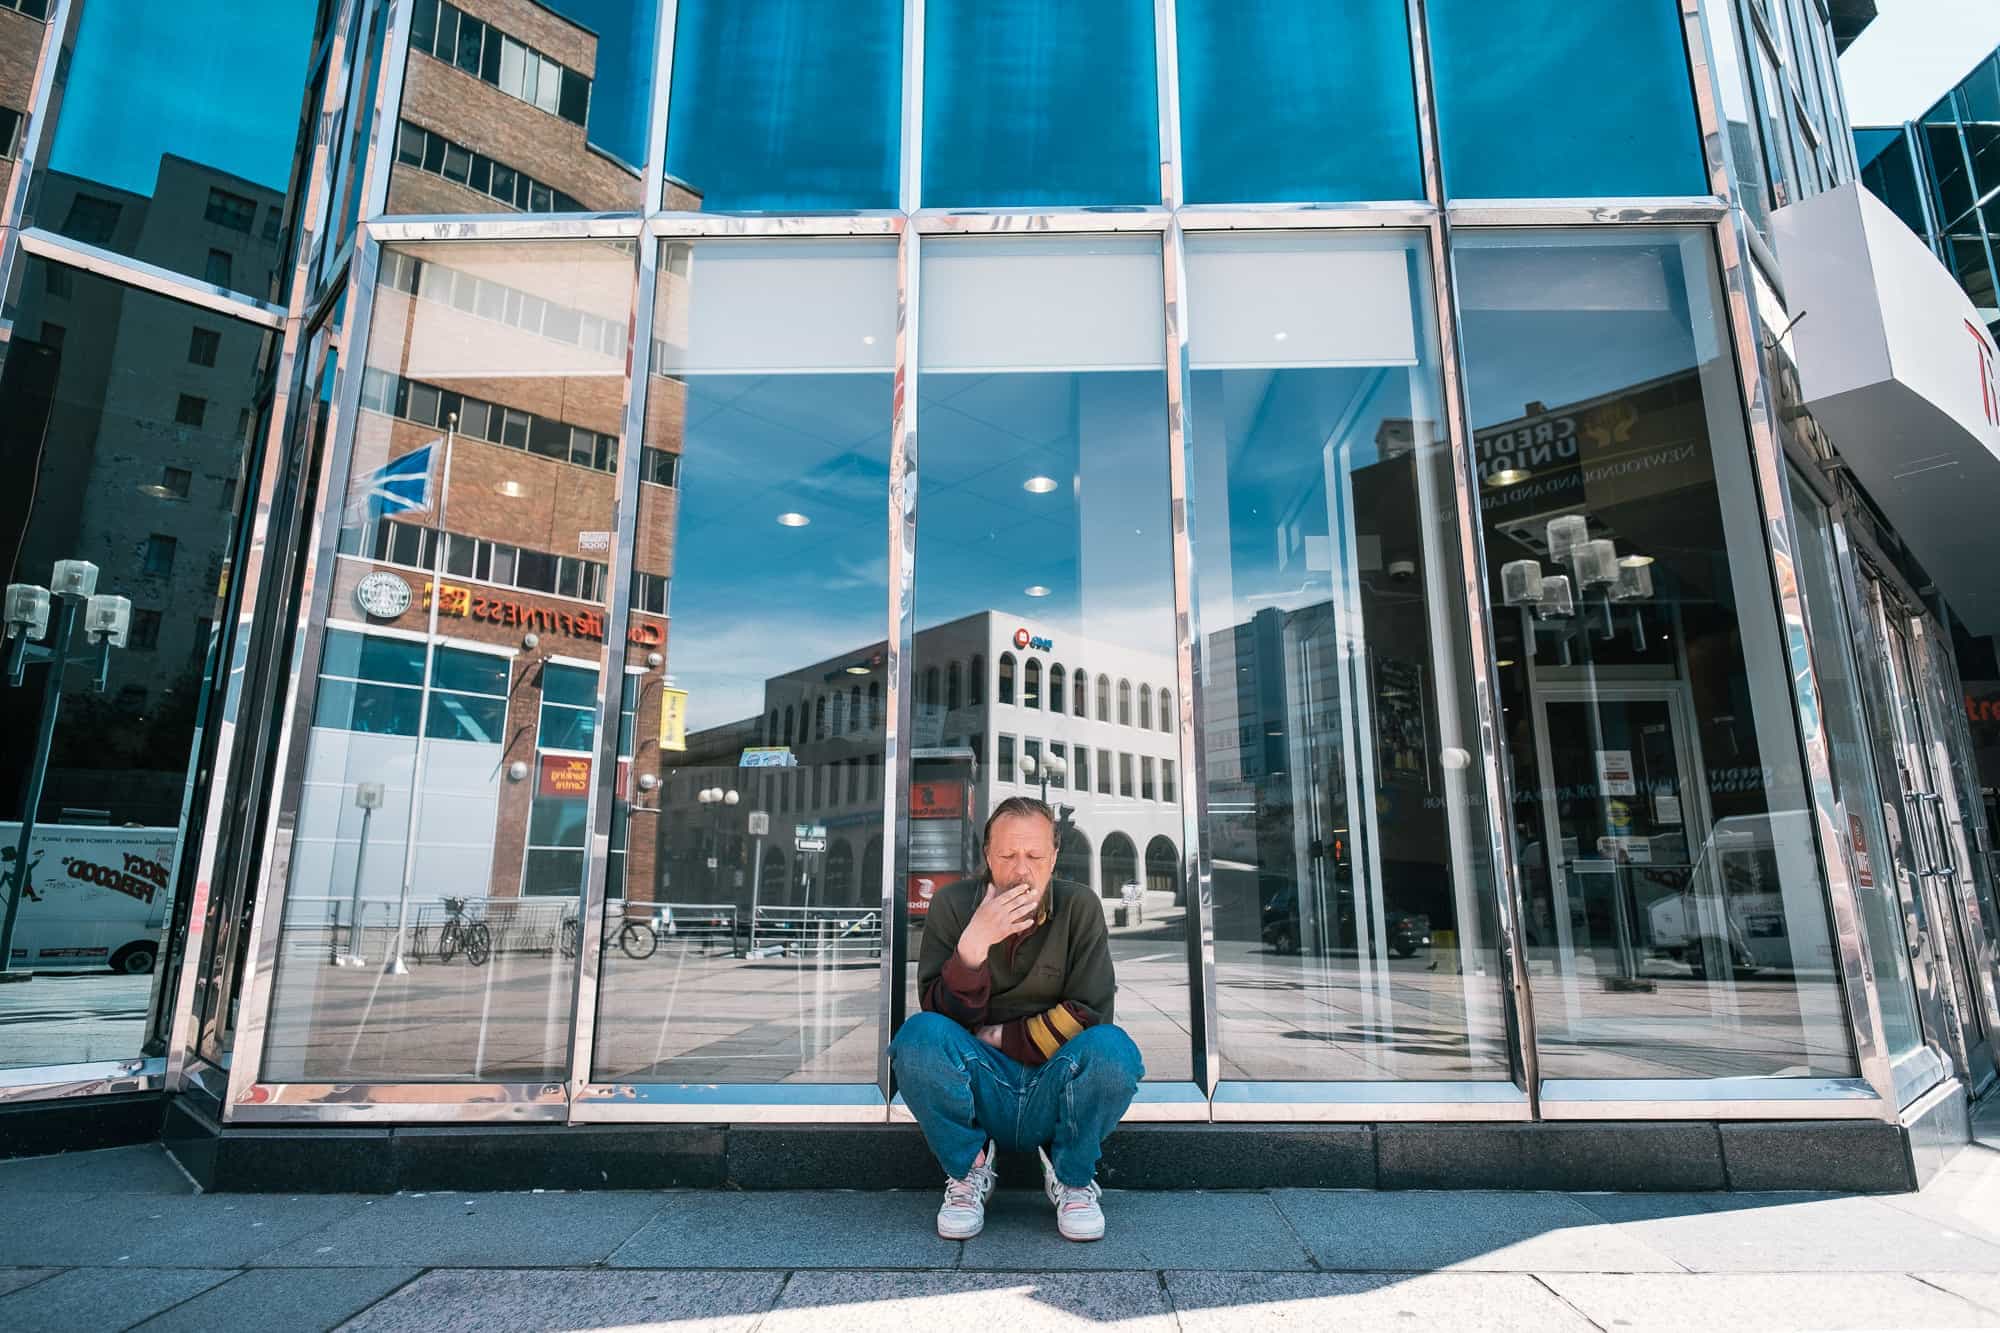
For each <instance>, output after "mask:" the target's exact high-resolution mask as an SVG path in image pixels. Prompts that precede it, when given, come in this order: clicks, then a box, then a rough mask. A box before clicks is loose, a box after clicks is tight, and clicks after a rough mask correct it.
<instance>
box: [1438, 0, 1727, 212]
mask: <svg viewBox="0 0 2000 1333" xmlns="http://www.w3.org/2000/svg"><path fill="white" fill-rule="evenodd" d="M1429 13H1430V32H1431V52H1432V60H1433V65H1434V67H1435V69H1436V72H1437V95H1438V118H1439V121H1440V125H1439V138H1440V141H1441V145H1442V147H1443V150H1444V183H1445V189H1446V191H1447V192H1449V193H1450V194H1451V195H1453V196H1455V197H1457V198H1460V199H1506V198H1544V199H1562V198H1581V197H1590V196H1611V195H1658V194H1703V193H1706V191H1707V189H1708V185H1707V179H1706V176H1705V174H1704V172H1703V170H1702V160H1701V139H1700V134H1699V131H1698V130H1697V129H1696V127H1695V119H1694V93H1693V89H1692V85H1691V84H1690V83H1689V81H1688V66H1687V48H1686V46H1685V45H1684V44H1683V42H1682V39H1681V26H1680V24H1681V20H1680V13H1679V7H1678V6H1676V5H1674V4H1672V3H1670V2H1669V0H1618V3H1615V4H1613V3H1607V2H1606V0H1598V3H1594V4H1578V3H1576V2H1575V0H1433V3H1432V4H1431V5H1430V7H1429ZM1527 35H1532V40H1527V39H1525V38H1526V36H1527Z"/></svg>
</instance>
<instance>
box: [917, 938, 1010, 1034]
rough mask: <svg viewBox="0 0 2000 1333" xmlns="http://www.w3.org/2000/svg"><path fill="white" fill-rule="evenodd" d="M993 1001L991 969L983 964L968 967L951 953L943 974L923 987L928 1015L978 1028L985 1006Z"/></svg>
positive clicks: (924, 1003) (984, 1012)
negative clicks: (937, 1015) (940, 1015)
mask: <svg viewBox="0 0 2000 1333" xmlns="http://www.w3.org/2000/svg"><path fill="white" fill-rule="evenodd" d="M992 998H993V969H991V968H989V967H988V966H986V964H984V963H981V964H980V965H979V966H978V967H968V966H966V963H965V960H964V959H962V958H960V957H959V956H958V952H957V951H956V950H953V951H952V955H951V957H949V958H947V959H945V963H944V971H943V972H941V973H939V974H938V976H937V978H936V979H935V980H934V981H932V982H931V984H930V985H929V986H926V987H925V988H924V993H923V996H922V1002H923V1006H924V1008H925V1009H927V1010H929V1011H930V1012H931V1013H934V1014H943V1015H944V1016H945V1017H946V1018H949V1019H951V1020H952V1021H954V1022H956V1023H960V1024H962V1025H964V1026H965V1027H968V1028H977V1027H980V1026H981V1025H983V1024H984V1023H985V1022H986V1006H987V1004H988V1003H989V1002H990V1001H991V1000H992Z"/></svg>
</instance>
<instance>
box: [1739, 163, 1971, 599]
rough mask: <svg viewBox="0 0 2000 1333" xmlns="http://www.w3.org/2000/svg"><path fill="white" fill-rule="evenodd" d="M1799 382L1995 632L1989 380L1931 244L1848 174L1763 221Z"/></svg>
mask: <svg viewBox="0 0 2000 1333" xmlns="http://www.w3.org/2000/svg"><path fill="white" fill-rule="evenodd" d="M1774 223H1775V226H1776V229H1777V235H1776V238H1775V239H1776V242H1777V245H1778V253H1779V256H1780V259H1781V262H1782V264H1783V266H1784V275H1785V296H1786V300H1787V303H1788V304H1789V305H1790V306H1791V309H1792V312H1793V314H1794V315H1796V316H1797V320H1798V322H1797V324H1796V325H1795V326H1794V328H1793V332H1792V338H1793V345H1794V347H1795V348H1796V350H1797V356H1798V363H1799V376H1800V380H1801V388H1802V391H1803V393H1804V396H1805V402H1806V406H1807V407H1808V408H1810V409H1811V411H1812V414H1813V416H1814V417H1815V418H1816V419H1817V420H1818V422H1819V424H1820V425H1821V427H1822V428H1824V429H1825V431H1826V432H1827V434H1828V436H1829V437H1831V439H1832V440H1833V443H1834V447H1835V448H1836V449H1838V450H1839V451H1840V454H1841V457H1842V458H1843V459H1845V460H1846V461H1847V463H1848V464H1849V466H1851V467H1852V468H1853V471H1854V476H1855V478H1856V480H1858V481H1859V482H1860V483H1861V484H1862V486H1863V487H1865V488H1866V489H1867V491H1868V493H1869V495H1870V496H1871V497H1872V498H1873V499H1874V500H1875V502H1876V503H1877V504H1879V505H1880V506H1881V507H1882V510H1883V512H1884V513H1885V514H1887V516H1888V518H1889V521H1890V522H1891V523H1893V524H1894V525H1895V526H1896V529H1897V531H1898V532H1899V533H1900V534H1901V536H1902V537H1903V540H1904V541H1905V542H1907V543H1908V545H1909V548H1910V550H1911V551H1912V552H1913V553H1914V554H1915V555H1916V557H1917V558H1918V559H1919V560H1921V561H1923V563H1924V567H1925V568H1926V569H1927V570H1928V571H1929V573H1930V575H1931V577H1932V578H1933V579H1935V580H1937V584H1938V587H1939V589H1940V590H1941V591H1942V592H1943V593H1944V595H1945V597H1946V598H1947V599H1948V600H1949V601H1950V603H1951V606H1952V609H1953V610H1954V611H1955V612H1957V613H1958V615H1959V617H1960V618H1961V619H1963V620H1964V621H1965V622H1966V624H1967V626H1968V627H1969V628H1970V629H1971V630H1972V632H1973V633H1974V634H1979V635H1983V634H1993V633H2000V581H1996V580H1995V579H1994V577H1993V571H1994V570H1995V569H1996V568H2000V518H1996V514H1995V511H1996V508H2000V379H1996V370H1995V362H1996V354H1995V349H1994V345H1993V340H1992V337H1991V336H1990V335H1989V334H1988V333H1987V331H1986V329H1985V327H1984V326H1983V325H1982V324H1981V323H1980V321H1979V316H1978V315H1977V313H1976V312H1975V311H1974V310H1973V307H1972V302H1971V301H1970V300H1969V299H1967V297H1966V295H1965V293H1964V292H1963V291H1961V290H1960V289H1959V287H1958V284H1957V283H1956V282H1955V281H1953V279H1952V276H1951V274H1950V273H1948V272H1947V271H1946V270H1945V268H1944V266H1943V265H1942V264H1940V263H1939V262H1938V261H1937V259H1936V257H1934V256H1933V255H1932V254H1931V252H1930V249H1929V248H1928V247H1927V246H1925V244H1924V243H1923V242H1922V241H1921V240H1919V239H1918V238H1917V237H1916V236H1915V235H1913V234H1912V233H1911V232H1910V230H1909V229H1908V228H1907V227H1905V226H1904V225H1903V223H1902V222H1901V221H1900V220H1899V219H1898V218H1897V217H1896V215H1895V214H1894V213H1892V212H1890V211H1889V209H1888V207H1887V206H1886V205H1885V204H1883V203H1882V202H1881V201H1880V200H1879V199H1877V198H1875V196H1874V195H1872V194H1870V193H1869V192H1868V191H1867V190H1866V189H1865V188H1863V187H1862V186H1861V185H1859V184H1850V185H1845V186H1842V187H1841V188H1840V189H1838V190H1831V191H1828V192H1827V193H1825V194H1821V195H1816V196H1814V197H1813V198H1811V199H1807V200H1805V201H1804V202H1803V203H1798V204H1793V205H1792V206H1791V207H1789V208H1785V209H1781V210H1780V211H1779V212H1778V213H1777V214H1776V216H1775V218H1774Z"/></svg>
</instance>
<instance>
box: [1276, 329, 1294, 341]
mask: <svg viewBox="0 0 2000 1333" xmlns="http://www.w3.org/2000/svg"><path fill="white" fill-rule="evenodd" d="M1291 336H1292V335H1291V334H1289V333H1286V332H1285V331H1284V330H1283V329H1279V330H1278V331H1277V332H1276V333H1274V334H1272V335H1271V341H1272V342H1275V343H1281V342H1283V341H1285V339H1287V338H1289V337H1291Z"/></svg>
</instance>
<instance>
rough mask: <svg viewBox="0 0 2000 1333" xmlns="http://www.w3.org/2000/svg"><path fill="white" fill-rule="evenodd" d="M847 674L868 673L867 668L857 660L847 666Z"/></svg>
mask: <svg viewBox="0 0 2000 1333" xmlns="http://www.w3.org/2000/svg"><path fill="white" fill-rule="evenodd" d="M847 674H848V675H850V676H865V675H867V674H868V668H867V667H865V666H862V665H861V664H860V663H858V662H857V663H856V664H855V665H853V666H851V667H849V668H847Z"/></svg>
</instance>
